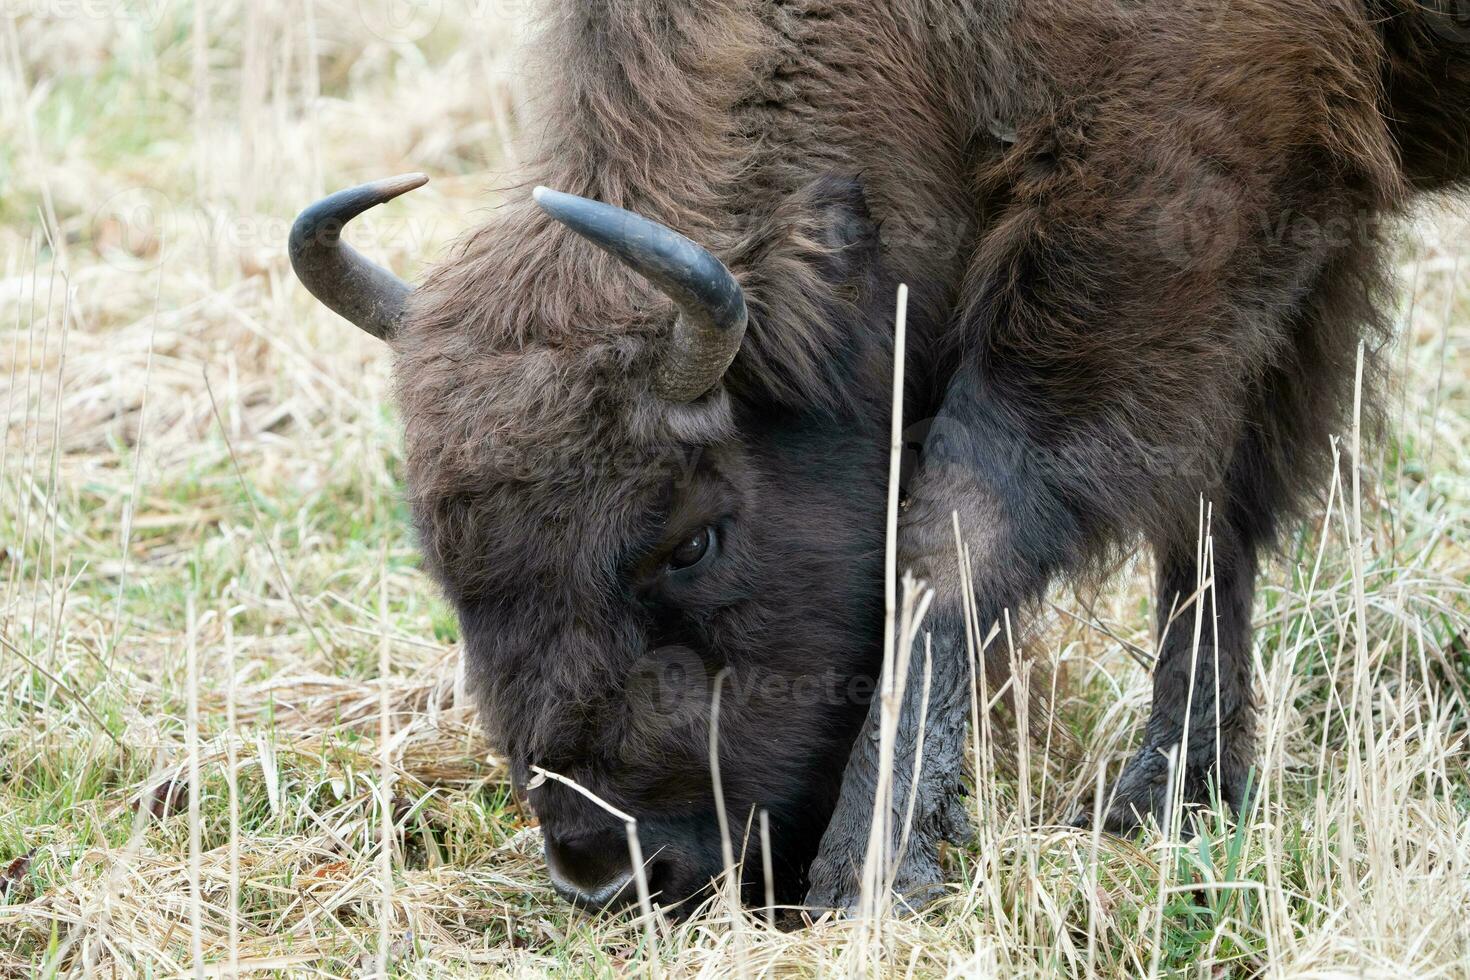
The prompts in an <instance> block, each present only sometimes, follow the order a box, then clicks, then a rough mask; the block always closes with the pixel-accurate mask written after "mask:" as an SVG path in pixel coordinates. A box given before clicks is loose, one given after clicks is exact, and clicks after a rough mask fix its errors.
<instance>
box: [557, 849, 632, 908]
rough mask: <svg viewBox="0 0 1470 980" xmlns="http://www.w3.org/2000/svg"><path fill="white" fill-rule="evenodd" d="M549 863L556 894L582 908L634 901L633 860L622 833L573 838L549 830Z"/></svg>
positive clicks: (608, 906) (604, 906)
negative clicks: (630, 857)
mask: <svg viewBox="0 0 1470 980" xmlns="http://www.w3.org/2000/svg"><path fill="white" fill-rule="evenodd" d="M546 865H547V868H548V870H550V872H551V885H552V887H553V888H555V889H556V893H557V894H558V895H560V896H561V897H562V898H563V899H564V900H566V901H567V902H570V903H571V904H573V905H576V906H578V907H580V908H588V909H606V908H612V907H616V906H620V905H624V904H627V903H628V902H629V901H631V898H632V895H633V891H634V890H633V887H632V885H633V874H632V862H631V861H630V860H629V859H628V845H627V839H626V838H625V837H624V836H623V835H622V834H620V833H616V832H612V831H607V832H598V833H592V834H582V835H577V836H573V837H560V836H557V835H554V834H551V833H547V835H546Z"/></svg>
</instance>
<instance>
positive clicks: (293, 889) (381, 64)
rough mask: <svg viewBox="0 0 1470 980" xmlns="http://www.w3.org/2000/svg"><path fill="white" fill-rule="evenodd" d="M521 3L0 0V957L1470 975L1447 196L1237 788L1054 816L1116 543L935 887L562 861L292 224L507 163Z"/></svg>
mask: <svg viewBox="0 0 1470 980" xmlns="http://www.w3.org/2000/svg"><path fill="white" fill-rule="evenodd" d="M523 20H524V14H523V11H521V10H520V9H518V8H516V7H514V6H512V5H511V4H509V3H507V2H505V0H481V2H479V3H476V2H472V0H463V2H446V3H440V2H436V0H422V2H420V3H418V4H411V3H391V2H383V3H379V4H373V3H361V4H359V3H354V2H350V0H315V2H311V3H296V2H290V3H288V2H286V0H221V2H212V3H209V4H202V5H199V6H197V7H196V6H194V5H191V4H189V3H187V2H184V0H136V2H131V3H123V2H114V0H109V2H97V3H84V2H77V3H70V2H60V0H40V2H35V3H26V2H22V3H20V4H12V5H6V6H5V7H4V9H3V11H0V385H3V390H0V404H3V405H4V409H3V411H4V413H5V414H4V426H5V436H4V441H3V444H0V546H3V551H0V976H17V977H20V976H31V975H50V974H68V975H87V974H98V975H105V976H132V975H143V976H165V975H173V974H180V973H187V972H189V970H190V969H191V965H192V963H193V962H194V960H195V957H196V956H198V957H200V958H201V959H202V961H203V962H204V963H205V964H206V965H207V966H208V969H209V970H211V971H213V972H216V973H218V972H221V971H222V970H224V969H226V968H227V967H228V964H229V963H230V961H231V958H232V957H237V958H238V961H239V962H240V964H241V965H242V967H248V968H251V969H256V970H274V971H277V972H279V973H281V974H283V975H302V976H305V975H341V974H346V973H355V972H358V971H360V970H365V969H371V968H372V966H373V963H374V957H375V956H376V955H377V953H378V951H379V949H380V947H382V946H384V945H386V947H387V948H388V950H389V952H390V956H391V961H392V969H393V970H394V971H396V972H397V973H398V974H401V975H410V976H427V975H436V976H437V975H441V974H459V973H464V974H478V973H484V972H496V973H507V974H524V975H538V974H541V973H544V972H547V971H558V972H567V973H572V974H595V973H604V972H609V971H613V970H619V969H628V968H631V969H637V970H644V969H656V970H661V971H662V972H664V973H667V974H668V975H696V974H700V975H710V976H723V975H725V974H727V973H729V972H731V971H733V970H746V971H748V972H749V973H750V974H752V975H755V974H776V973H779V974H783V975H784V974H788V973H796V974H817V973H832V972H840V971H851V970H873V971H881V972H894V973H910V974H913V975H920V976H932V975H941V974H948V973H980V974H990V973H1003V974H1007V975H1011V974H1016V975H1028V976H1053V975H1078V974H1083V973H1086V972H1090V971H1096V972H1097V973H1099V974H1106V975H1130V976H1131V975H1144V974H1149V973H1158V974H1161V975H1162V974H1169V973H1178V974H1181V975H1201V976H1205V975H1208V976H1252V975H1257V974H1270V975H1273V976H1274V975H1300V976H1307V975H1310V976H1322V975H1328V974H1333V973H1351V974H1353V975H1354V976H1402V975H1406V974H1419V975H1441V976H1467V975H1470V767H1467V761H1470V749H1467V745H1466V735H1467V728H1470V710H1467V702H1466V694H1467V691H1470V649H1467V646H1470V587H1467V580H1470V459H1467V456H1466V452H1465V445H1466V441H1467V437H1470V286H1467V285H1466V283H1467V281H1470V262H1467V263H1466V265H1467V268H1465V269H1461V268H1460V262H1459V255H1460V246H1461V244H1463V243H1464V242H1465V241H1466V240H1467V238H1470V234H1467V226H1466V224H1465V222H1464V221H1463V220H1461V219H1459V218H1456V217H1454V216H1447V215H1444V214H1440V213H1434V214H1430V215H1426V216H1425V217H1424V218H1422V219H1421V220H1419V221H1418V222H1416V223H1414V224H1413V225H1412V226H1407V227H1405V229H1404V241H1405V244H1404V248H1403V253H1402V259H1403V262H1402V268H1403V279H1404V287H1405V288H1404V302H1403V308H1402V310H1401V316H1400V320H1401V322H1402V329H1401V333H1400V338H1401V339H1400V344H1399V346H1398V347H1397V348H1396V349H1395V350H1394V352H1393V360H1394V363H1395V364H1396V365H1397V366H1398V369H1399V372H1400V378H1401V379H1402V381H1403V383H1402V384H1401V385H1400V386H1399V387H1397V388H1396V389H1395V391H1394V394H1393V399H1392V405H1391V408H1392V411H1391V413H1390V414H1391V416H1392V418H1393V433H1392V436H1391V438H1390V439H1389V440H1387V441H1386V443H1384V444H1383V445H1381V446H1377V447H1375V448H1373V449H1371V450H1369V451H1365V452H1364V453H1363V466H1362V467H1361V478H1362V485H1361V489H1360V490H1359V491H1358V492H1355V488H1354V487H1352V486H1351V485H1349V486H1347V487H1336V488H1333V489H1332V493H1333V500H1334V505H1333V507H1332V510H1331V512H1330V514H1329V512H1328V510H1327V509H1326V508H1325V507H1324V508H1323V510H1322V511H1321V513H1320V514H1319V516H1318V518H1317V520H1316V521H1315V522H1314V524H1313V525H1312V526H1309V527H1306V528H1304V529H1302V532H1301V534H1300V536H1299V537H1297V538H1296V539H1294V540H1293V541H1292V542H1290V544H1289V546H1288V547H1287V548H1286V550H1285V552H1284V554H1283V555H1282V556H1281V558H1280V560H1278V561H1277V562H1275V563H1274V564H1273V565H1272V566H1271V567H1270V568H1269V570H1268V572H1267V575H1266V579H1265V588H1264V590H1263V592H1262V595H1261V597H1260V600H1259V603H1258V608H1257V622H1258V624H1259V638H1258V642H1257V645H1256V656H1257V665H1256V666H1257V675H1258V678H1259V687H1260V691H1261V695H1262V699H1263V703H1264V704H1266V705H1267V706H1268V707H1267V710H1266V711H1265V713H1264V717H1263V721H1262V746H1263V750H1264V751H1263V757H1264V760H1265V766H1266V770H1267V771H1268V772H1269V776H1268V777H1267V778H1266V779H1265V780H1264V781H1263V785H1262V793H1261V795H1260V799H1259V802H1258V804H1257V806H1256V807H1255V808H1254V809H1253V810H1252V812H1251V813H1250V814H1249V817H1248V819H1247V820H1245V821H1242V822H1241V823H1240V824H1239V825H1225V824H1221V825H1219V826H1217V827H1215V828H1214V829H1213V830H1212V831H1211V832H1210V833H1209V834H1207V835H1206V836H1205V837H1204V838H1201V839H1198V840H1195V841H1192V842H1189V843H1188V844H1185V845H1176V844H1171V843H1169V842H1168V841H1167V840H1166V839H1161V838H1160V837H1158V836H1145V837H1143V838H1141V839H1139V840H1132V841H1120V840H1112V839H1107V838H1102V839H1095V838H1093V837H1092V836H1090V835H1086V834H1078V833H1075V832H1070V831H1066V830H1062V829H1059V828H1058V827H1057V826H1056V825H1057V824H1058V823H1059V822H1060V821H1061V820H1062V819H1064V818H1065V817H1066V816H1068V815H1069V814H1070V811H1071V809H1072V807H1073V806H1075V801H1077V800H1078V799H1079V798H1081V797H1082V795H1083V794H1085V793H1086V792H1087V791H1088V789H1089V788H1090V787H1091V785H1092V784H1093V780H1094V779H1095V776H1096V773H1097V771H1098V768H1099V766H1100V765H1104V764H1106V765H1110V766H1114V767H1116V766H1117V765H1118V764H1119V762H1120V761H1121V760H1122V759H1123V758H1124V756H1125V754H1126V752H1127V750H1128V748H1129V747H1130V746H1131V745H1132V744H1133V742H1134V739H1135V736H1136V734H1137V731H1138V729H1139V726H1140V724H1141V722H1142V719H1143V712H1144V710H1145V708H1146V705H1147V693H1148V679H1147V676H1146V674H1145V673H1144V671H1143V670H1142V669H1140V668H1139V667H1137V666H1136V665H1135V664H1134V663H1133V661H1132V660H1131V659H1130V658H1129V657H1128V656H1126V655H1125V653H1124V647H1125V644H1134V645H1137V646H1140V647H1143V648H1145V649H1146V648H1148V647H1149V645H1150V643H1151V640H1150V637H1149V628H1148V625H1149V621H1150V615H1151V614H1150V610H1149V608H1148V605H1147V601H1146V590H1145V584H1146V577H1147V575H1146V571H1147V569H1146V564H1145V563H1143V562H1138V563H1136V565H1135V566H1130V567H1129V568H1125V569H1123V570H1122V571H1121V572H1120V574H1119V576H1118V577H1117V579H1116V581H1115V582H1114V583H1112V584H1111V585H1110V586H1109V587H1108V589H1107V590H1106V591H1105V592H1104V593H1103V594H1102V595H1099V596H1084V597H1078V596H1075V595H1071V594H1064V595H1059V596H1057V597H1056V603H1057V606H1058V607H1059V609H1060V610H1061V611H1060V612H1059V613H1058V615H1057V617H1056V621H1055V623H1053V624H1052V626H1051V628H1050V629H1048V630H1047V631H1046V633H1045V634H1044V636H1043V638H1042V641H1041V644H1040V646H1041V649H1042V650H1043V652H1044V653H1045V654H1046V655H1047V656H1049V657H1051V658H1054V659H1055V660H1057V661H1058V662H1059V664H1060V667H1061V670H1060V671H1059V672H1058V677H1059V681H1058V683H1059V689H1058V697H1057V704H1058V706H1059V707H1058V711H1059V720H1060V724H1061V730H1062V736H1061V737H1058V738H1056V739H1054V740H1050V741H1047V742H1045V743H1039V744H1032V745H1031V746H1030V747H1029V748H1030V752H1029V755H1030V758H1029V761H1028V764H1027V765H1025V766H1022V767H1020V772H1019V773H1018V772H1017V769H1016V768H1015V767H1001V771H997V772H992V766H991V765H989V764H988V763H986V762H983V761H982V763H981V769H982V772H981V779H980V785H981V786H982V787H983V788H984V789H983V791H982V792H981V793H980V794H978V799H977V800H976V804H975V805H976V809H977V811H978V812H977V821H978V823H979V825H980V827H981V828H982V829H981V836H980V840H979V841H978V842H977V843H976V844H975V845H974V846H972V847H970V848H967V849H965V850H963V851H956V852H953V853H952V854H951V859H952V869H953V881H954V882H956V886H955V888H954V891H953V895H952V897H951V898H949V899H947V900H946V901H945V902H943V903H942V904H941V905H940V906H939V907H938V908H937V909H936V910H935V911H934V912H933V913H932V914H930V915H927V916H924V917H922V918H919V919H906V920H901V921H890V922H885V923H883V924H881V925H880V926H878V927H869V926H863V925H853V924H850V923H839V924H830V923H829V924H822V925H819V926H818V927H816V928H814V929H810V930H804V931H800V932H795V933H777V932H773V931H771V930H769V929H767V928H766V927H765V926H764V924H763V923H762V922H761V921H760V920H758V919H756V918H751V917H748V916H744V915H741V914H738V913H736V912H734V911H732V910H731V909H730V908H729V907H728V906H724V905H720V906H717V907H715V908H713V909H712V910H711V911H710V914H709V915H708V916H705V917H703V918H701V919H698V920H696V921H695V922H693V923H690V924H686V925H678V926H675V925H669V924H667V923H662V924H660V925H659V927H658V929H657V930H656V934H655V936H654V937H653V939H654V944H653V948H651V949H650V948H649V946H648V940H647V938H646V936H645V933H644V932H643V930H642V929H641V928H640V927H639V925H637V924H636V923H632V922H628V921H622V920H605V919H595V918H589V917H587V916H584V915H582V914H579V913H574V912H572V911H570V910H569V909H567V908H566V907H564V906H562V905H560V904H558V902H557V901H556V900H555V899H554V896H553V895H552V893H551V890H550V888H549V887H548V885H547V882H546V879H545V876H544V873H543V871H542V869H541V867H540V864H539V860H538V855H539V838H538V836H537V832H536V831H535V829H534V828H533V827H531V826H530V825H529V823H528V822H527V819H526V817H525V815H524V814H523V813H522V812H521V811H520V810H519V809H518V808H517V807H516V805H515V803H514V802H513V801H512V800H511V799H510V798H509V796H508V792H507V788H506V784H505V782H504V774H503V772H502V770H501V769H499V768H498V767H497V766H496V764H495V762H494V760H493V759H490V758H489V757H488V756H487V753H486V750H485V748H484V747H483V745H482V744H481V742H480V741H479V739H478V736H477V731H476V726H475V720H474V718H473V714H472V712H471V710H470V708H469V707H468V705H467V704H466V703H465V699H464V697H463V691H462V683H461V679H460V678H459V677H458V676H457V674H456V664H457V635H456V627H455V624H454V621H453V617H452V616H451V615H450V613H449V612H448V610H447V609H446V608H445V606H444V605H443V603H442V602H440V600H439V599H438V598H437V597H436V596H435V593H434V590H433V588H432V587H431V585H430V584H429V582H428V581H427V580H426V579H425V577H424V576H423V575H422V574H421V573H420V571H419V570H418V563H417V560H416V558H415V552H414V546H413V542H412V540H411V536H410V533H409V531H408V524H407V519H406V514H405V511H404V507H403V504H402V502H401V499H400V493H399V483H398V476H399V463H400V458H399V448H398V437H397V430H396V423H395V418H394V411H393V408H392V406H391V404H390V402H389V400H388V397H387V387H388V385H387V379H388V368H389V365H388V362H387V358H386V357H385V352H384V350H383V349H382V348H381V347H380V346H378V345H376V344H375V343H373V342H371V341H370V340H368V339H367V338H365V337H363V336H362V335H360V334H359V333H358V332H357V331H355V330H353V329H351V328H350V327H348V326H346V325H344V324H343V323H342V322H341V321H338V320H336V319H335V318H334V317H332V316H331V315H330V314H328V313H326V312H325V311H324V310H322V309H321V308H320V307H318V306H317V305H315V304H314V303H313V302H312V301H311V300H310V299H309V297H307V296H306V294H305V293H304V291H303V290H301V289H300V288H299V287H298V286H297V285H296V283H295V282H294V280H293V279H292V278H291V275H290V272H289V270H288V267H287V263H286V261H285V256H284V249H283V243H284V241H285V232H286V227H287V223H288V221H289V219H290V217H291V215H292V214H293V213H294V210H295V209H296V208H298V207H299V206H300V205H301V204H303V203H304V202H306V201H309V200H311V199H313V198H314V197H315V196H317V195H318V193H319V192H322V191H324V190H328V189H333V188H336V187H339V186H344V185H346V184H349V183H353V182H355V181H357V180H360V179H367V178H369V177H376V176H382V175H386V174H392V173H397V172H401V171H405V170H412V169H422V170H425V171H428V172H430V173H431V174H433V175H434V177H435V181H434V183H433V184H431V185H430V186H429V187H428V188H427V189H425V190H423V191H420V192H417V193H416V194H414V195H411V196H410V197H409V198H407V199H405V200H404V201H402V202H397V203H395V204H394V205H392V206H390V207H389V208H386V209H383V211H382V213H381V214H378V213H375V214H374V215H373V216H371V217H370V218H368V219H366V220H364V221H363V222H361V227H360V228H356V232H355V241H357V242H358V243H359V244H360V245H361V246H362V247H363V248H364V249H365V250H366V251H368V252H369V253H371V254H373V255H374V256H375V257H377V258H379V259H381V260H385V261H388V262H391V263H392V264H393V265H395V266H396V267H398V268H399V269H400V270H402V271H404V272H405V274H410V275H411V274H412V273H413V272H414V271H415V269H416V267H417V266H418V264H420V263H422V262H426V261H429V260H431V259H432V258H433V257H435V256H436V255H438V254H440V253H441V250H442V248H443V246H444V245H445V244H446V243H447V242H448V241H449V240H450V239H451V238H452V236H453V235H454V234H455V233H456V232H457V231H459V230H461V229H463V228H464V227H466V226H467V225H468V224H469V223H471V222H473V221H474V220H475V218H476V214H475V212H476V211H477V210H479V209H482V208H484V207H485V206H486V205H487V204H489V203H492V202H493V200H494V195H493V192H492V191H491V188H493V186H494V184H495V183H496V180H497V176H496V175H498V174H503V173H505V172H506V171H507V170H509V169H510V168H511V167H513V166H514V163H515V160H514V151H513V149H512V148H511V144H510V137H511V136H512V134H513V133H514V132H515V130H516V128H517V108H518V105H519V100H520V93H519V91H518V84H519V83H518V80H517V78H516V75H515V73H514V71H513V69H512V67H511V66H512V64H513V62H512V60H511V54H512V52H513V51H514V48H515V44H516V34H517V27H518V25H520V24H521V23H522V22H523ZM1344 437H1345V439H1346V440H1347V441H1346V443H1345V448H1346V447H1350V446H1351V433H1344ZM1323 489H1324V493H1325V492H1326V491H1327V490H1328V488H1323ZM384 663H386V664H387V665H388V669H387V671H386V672H384V671H383V670H382V665H383V664H384ZM193 677H197V682H193V681H191V678H193ZM232 713H233V715H234V720H233V723H232V722H231V718H230V716H231V714H232ZM191 718H197V726H196V725H191V721H190V719H191ZM385 721H386V724H387V725H388V729H389V732H390V734H389V737H388V739H387V741H386V742H384V741H383V739H382V737H381V733H380V725H382V724H384V723H385ZM195 730H197V731H198V738H197V741H196V740H195V739H194V738H193V737H192V736H191V732H192V731H195ZM385 759H386V761H387V764H388V768H389V770H390V771H391V773H392V778H391V784H390V792H389V796H390V797H391V812H392V816H393V819H392V821H391V825H390V826H389V827H387V828H385V827H384V826H383V823H384V821H382V820H381V819H380V812H381V811H380V808H379V806H378V803H377V800H378V792H379V787H380V785H381V772H382V770H383V762H384V760H385ZM191 809H192V810H194V811H197V812H193V813H191ZM385 830H386V834H385ZM384 836H386V837H387V838H388V840H389V846H388V847H387V848H386V849H385V848H384V847H383V846H382V841H383V838H384ZM384 856H386V857H387V858H388V860H387V862H386V864H385V862H384V861H383V860H382V858H383V857H384ZM385 880H386V881H387V882H388V883H389V886H390V887H389V888H387V889H385V888H384V887H383V883H384V882H385ZM195 883H197V885H196V884H195ZM236 883H237V884H236ZM385 895H387V899H386V902H385V900H384V896H385ZM196 896H197V898H196ZM385 911H386V914H385Z"/></svg>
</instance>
